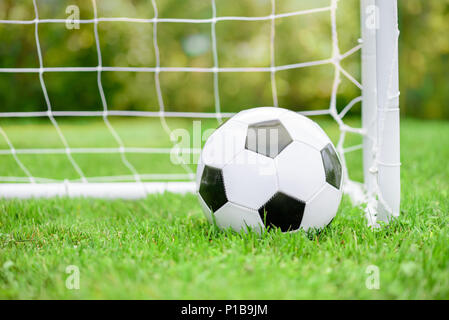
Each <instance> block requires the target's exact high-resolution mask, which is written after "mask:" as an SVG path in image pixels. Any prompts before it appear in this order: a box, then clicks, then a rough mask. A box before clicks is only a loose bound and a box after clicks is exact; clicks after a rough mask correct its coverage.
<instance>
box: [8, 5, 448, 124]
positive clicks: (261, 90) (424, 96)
mask: <svg viewBox="0 0 449 320" xmlns="http://www.w3.org/2000/svg"><path fill="white" fill-rule="evenodd" d="M156 3H157V7H158V15H159V17H160V18H194V19H196V18H210V17H211V16H212V7H211V1H210V0H182V1H180V0H157V1H156ZM329 3H330V1H329V0H313V1H312V0H307V1H306V0H283V1H277V2H276V12H277V13H285V12H290V11H295V10H303V9H310V8H319V7H325V6H328V5H329ZM37 5H38V12H39V18H40V19H55V18H59V19H65V18H67V16H68V14H67V13H66V8H67V6H69V5H77V6H79V8H80V18H81V19H92V18H93V17H94V11H93V6H92V1H91V0H37ZM339 7H340V8H339V11H338V17H337V19H338V21H337V22H338V32H339V46H340V49H341V52H342V53H344V52H346V51H347V50H349V49H351V48H352V47H354V46H356V45H357V39H358V38H359V37H360V32H359V29H360V21H359V10H360V8H359V1H358V0H340V1H339ZM97 8H98V16H99V17H129V18H152V17H153V16H154V10H153V7H152V4H151V1H150V0H140V1H137V0H134V1H129V0H120V1H118V0H97ZM216 8H217V16H266V15H269V14H270V13H271V1H270V0H245V1H242V0H216ZM399 13H400V29H401V38H400V85H401V112H402V115H405V116H412V117H419V118H428V119H431V118H433V119H435V118H439V119H443V118H444V119H449V108H448V106H447V101H449V76H448V71H449V37H448V34H449V0H430V1H424V0H399ZM34 18H35V15H34V8H33V3H32V1H31V0H20V1H18V0H0V19H4V20H33V19H34ZM270 24H271V22H270V21H269V20H268V21H257V22H252V21H251V22H248V21H243V22H242V21H223V22H218V23H217V24H216V35H217V49H218V62H219V66H220V67H268V66H270ZM98 30H99V39H100V47H101V56H102V61H103V66H117V67H127V66H131V67H154V66H155V52H154V47H153V25H152V24H149V23H129V22H100V23H99V26H98ZM157 31H158V32H157V34H158V37H157V42H158V45H159V49H160V64H161V66H163V67H213V65H214V61H213V60H214V59H213V51H212V40H211V25H210V24H208V23H204V24H190V23H176V24H175V23H159V24H158V30H157ZM34 32H35V26H34V24H21V25H18V24H0V42H1V45H0V68H37V67H39V62H38V56H37V47H36V41H35V34H34ZM39 39H40V46H41V48H42V56H43V64H44V66H45V67H95V66H97V65H98V55H97V50H96V46H95V34H94V25H93V24H90V23H89V24H81V25H80V28H79V29H72V30H69V29H67V28H66V25H65V23H44V24H40V25H39ZM331 45H332V43H331V29H330V17H329V12H322V13H315V14H311V15H302V16H295V17H288V18H283V19H279V20H277V22H276V41H275V52H276V55H275V63H276V65H286V64H292V63H298V62H305V61H314V60H321V59H327V58H329V57H330V56H331V50H332V46H331ZM359 61H360V54H359V53H357V54H354V55H352V56H351V57H350V58H348V59H346V60H344V61H343V63H342V65H343V67H344V68H345V69H346V70H348V71H349V72H350V73H351V74H352V75H354V77H355V78H357V79H360V65H359ZM332 79H333V66H332V65H323V66H317V67H311V68H302V69H295V70H288V71H281V72H277V73H276V83H277V93H278V95H279V104H280V106H283V107H287V108H291V109H297V110H311V109H326V108H328V105H329V95H330V92H331V85H332ZM44 80H45V83H46V86H47V90H48V94H49V97H50V101H51V104H52V107H53V110H102V105H101V100H100V95H99V90H98V86H97V74H96V72H54V73H53V72H52V73H45V74H44ZM160 81H161V88H162V94H163V98H164V101H165V105H166V110H167V111H202V112H214V110H215V109H214V87H213V74H211V73H185V72H184V73H181V72H176V73H167V72H163V73H161V75H160ZM102 83H103V87H104V90H105V94H106V99H107V102H108V107H109V109H115V110H148V111H157V110H159V106H158V102H157V97H156V91H155V83H154V74H153V73H137V72H103V73H102ZM219 91H220V103H221V109H222V111H224V112H234V111H238V110H241V109H245V108H248V107H257V106H263V105H272V104H273V102H272V94H271V83H270V74H269V73H262V72H254V73H220V74H219ZM359 95H360V90H359V89H358V88H357V87H356V86H354V85H353V84H352V83H351V82H350V81H348V80H347V79H346V78H343V81H342V84H341V86H340V90H339V94H338V107H339V109H342V108H343V107H344V106H345V105H346V104H347V103H348V102H349V101H351V100H352V99H353V98H355V97H357V96H359ZM0 103H1V104H0V111H1V112H4V111H37V110H46V104H45V101H44V97H43V94H42V89H41V86H40V83H39V79H38V74H37V73H0ZM358 108H360V106H357V107H356V108H354V109H353V110H352V112H354V113H357V112H359V110H358Z"/></svg>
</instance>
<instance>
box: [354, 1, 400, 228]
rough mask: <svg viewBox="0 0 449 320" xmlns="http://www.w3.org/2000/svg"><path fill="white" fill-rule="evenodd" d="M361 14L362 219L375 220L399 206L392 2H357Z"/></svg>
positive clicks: (395, 40) (392, 213)
mask: <svg viewBox="0 0 449 320" xmlns="http://www.w3.org/2000/svg"><path fill="white" fill-rule="evenodd" d="M361 18H362V22H361V27H362V41H363V47H362V83H363V90H362V97H363V98H362V126H363V128H364V129H365V131H366V134H365V135H364V138H363V167H364V168H363V170H364V185H365V190H366V194H367V201H366V202H367V203H368V205H367V209H366V211H367V219H368V221H369V222H370V223H372V224H375V223H376V222H377V221H384V222H388V221H389V220H390V219H391V217H397V216H398V215H399V210H400V209H399V208H400V143H399V132H400V127H399V77H398V74H399V70H398V61H399V60H398V39H399V28H398V11H397V1H396V0H362V1H361ZM373 119H375V121H373Z"/></svg>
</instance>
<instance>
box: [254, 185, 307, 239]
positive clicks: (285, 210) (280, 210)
mask: <svg viewBox="0 0 449 320" xmlns="http://www.w3.org/2000/svg"><path fill="white" fill-rule="evenodd" d="M305 206H306V204H305V203H304V202H302V201H300V200H297V199H295V198H292V197H290V196H288V195H286V194H284V193H282V192H278V193H276V194H275V195H274V197H272V198H271V199H270V200H269V201H268V202H267V203H266V204H265V205H263V206H262V208H260V209H259V215H260V218H261V219H262V221H263V223H264V224H265V227H267V228H268V227H275V228H280V229H281V231H282V232H285V231H294V230H297V229H299V227H300V226H301V221H302V216H303V215H304V208H305Z"/></svg>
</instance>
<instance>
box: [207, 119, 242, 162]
mask: <svg viewBox="0 0 449 320" xmlns="http://www.w3.org/2000/svg"><path fill="white" fill-rule="evenodd" d="M247 129H248V126H247V125H246V124H244V123H241V122H238V121H234V120H233V119H230V120H228V121H227V122H225V123H224V124H223V125H222V126H221V127H219V128H217V130H216V131H215V132H214V133H213V134H212V135H211V136H210V137H209V139H208V140H207V142H206V144H205V145H204V148H203V151H202V153H201V161H202V162H203V163H204V164H206V165H208V166H211V167H215V168H219V169H222V168H223V167H224V166H225V165H226V164H227V163H229V162H230V161H231V160H232V159H233V158H234V157H235V156H236V155H237V154H238V153H240V152H241V151H242V150H243V149H244V148H245V141H246V131H247Z"/></svg>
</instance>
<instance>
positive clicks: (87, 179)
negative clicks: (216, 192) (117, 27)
mask: <svg viewBox="0 0 449 320" xmlns="http://www.w3.org/2000/svg"><path fill="white" fill-rule="evenodd" d="M217 2H218V1H217ZM338 2H339V1H338V0H330V1H327V3H328V5H326V6H322V7H318V8H307V9H301V10H296V11H294V10H293V11H289V12H278V10H277V9H276V1H275V0H271V2H270V3H269V4H270V6H271V13H270V14H269V15H263V16H218V15H217V3H216V1H215V0H211V2H210V8H211V11H210V17H209V18H202V19H199V18H198V19H196V18H195V19H194V18H188V19H184V18H166V17H160V16H159V14H158V9H159V7H158V3H157V2H156V1H155V0H152V1H151V6H152V9H153V17H152V18H145V19H143V18H128V17H101V16H99V15H98V10H97V2H96V1H95V0H92V3H91V4H92V9H93V18H91V19H82V18H80V19H79V20H74V21H73V22H76V23H80V24H81V25H84V24H88V25H93V28H94V39H93V41H94V46H95V49H96V60H97V61H96V62H97V63H96V66H88V67H55V66H46V65H45V64H44V59H43V53H42V44H41V42H42V39H41V37H40V30H41V28H42V26H43V25H58V24H66V23H67V20H66V19H56V18H54V19H47V18H45V19H43V18H40V15H39V12H40V9H41V8H40V7H39V3H38V2H36V0H33V7H34V18H33V19H28V20H26V19H24V20H14V19H4V20H0V25H1V26H4V25H31V26H34V38H35V43H36V48H37V56H38V61H39V66H38V67H31V68H30V67H16V66H12V67H8V66H5V65H3V67H2V68H0V75H1V74H35V75H38V78H39V83H40V88H41V91H42V94H43V96H44V100H45V104H46V109H45V110H40V111H35V110H33V111H21V108H20V105H18V106H17V107H16V109H17V110H13V111H11V110H9V111H2V110H1V109H0V119H17V118H42V119H43V118H45V119H48V120H49V121H50V123H51V125H52V126H53V127H54V129H55V131H56V135H57V138H58V139H59V141H60V143H61V147H59V148H55V147H51V148H43V147H41V146H39V145H35V144H34V145H33V146H32V147H29V148H24V147H16V146H15V144H14V142H13V140H12V139H10V137H9V134H7V130H4V129H3V128H2V126H1V123H0V136H2V137H3V139H4V141H5V143H4V145H5V146H6V147H5V148H2V149H1V150H0V157H2V156H8V155H9V156H12V157H13V159H14V161H15V163H16V165H17V167H18V168H19V169H20V172H21V173H22V174H23V175H3V176H0V181H1V182H10V183H11V182H14V183H23V182H28V183H31V184H38V183H60V182H64V183H65V185H66V188H67V185H69V184H70V183H83V185H85V184H88V183H96V182H135V183H137V185H140V186H141V189H142V190H143V191H142V192H143V193H147V192H151V191H152V190H151V188H149V186H148V184H146V183H144V182H148V181H164V182H166V181H193V180H194V178H195V177H194V172H193V170H192V169H193V168H194V167H192V166H190V164H189V163H182V161H180V162H181V164H180V165H179V166H180V167H183V169H184V172H179V171H177V172H166V173H164V172H151V169H152V165H150V166H148V167H147V168H146V169H145V170H148V171H145V172H142V170H144V169H141V166H140V167H138V166H136V165H135V164H134V163H133V161H130V157H131V156H132V155H133V154H149V155H173V147H170V146H165V147H164V146H161V147H146V146H135V145H134V146H129V145H127V143H125V142H124V140H123V139H122V136H121V134H120V130H117V128H116V126H115V125H114V123H113V122H114V121H112V120H111V118H114V117H133V118H141V119H149V118H155V119H159V120H160V126H161V128H162V130H163V131H164V132H165V134H167V136H170V134H172V132H173V129H174V128H173V127H171V126H170V123H169V119H171V118H184V119H216V120H217V122H216V124H217V123H221V121H222V119H225V118H229V117H231V116H232V115H233V114H234V113H235V112H223V110H222V96H221V95H220V90H221V86H220V80H221V78H220V75H224V74H229V73H232V74H242V75H244V74H251V73H257V74H268V75H269V82H270V83H269V86H270V91H271V105H272V106H275V107H279V106H280V107H288V108H290V109H294V110H298V109H299V106H285V105H283V104H281V103H280V99H279V94H278V92H279V83H278V82H279V79H278V77H277V74H278V73H280V72H283V71H288V70H300V69H308V68H313V67H318V66H332V67H333V80H332V85H331V92H330V93H329V96H330V99H329V101H330V103H329V105H328V106H326V107H325V108H323V109H313V110H303V111H299V112H300V113H302V114H304V115H306V116H322V115H326V116H330V117H331V118H332V119H333V120H334V121H335V122H336V123H337V125H338V129H339V139H338V143H337V145H336V147H337V150H338V152H339V153H340V155H341V159H342V161H343V167H344V180H345V181H346V183H347V185H348V184H350V183H351V180H350V179H349V174H348V166H347V164H346V156H347V154H348V153H350V152H354V151H357V150H361V148H362V144H361V143H360V144H357V145H353V146H346V144H345V138H346V136H347V134H356V135H360V136H363V135H366V131H365V130H364V129H363V128H360V127H354V126H351V125H349V124H348V123H346V122H345V121H344V117H345V116H346V115H347V114H348V112H349V111H350V110H351V109H352V108H353V107H354V106H355V105H357V104H358V103H359V102H361V100H362V97H361V96H356V97H355V98H353V99H352V100H351V101H350V102H349V103H347V104H345V105H344V106H338V101H337V100H338V98H337V96H338V92H339V88H340V85H341V82H342V80H343V79H345V81H349V83H351V84H352V85H353V86H354V88H357V90H358V89H362V85H361V83H360V82H359V81H358V80H357V79H356V77H355V76H352V75H351V74H350V73H349V72H348V71H347V70H346V69H345V68H344V67H343V66H342V62H343V61H345V60H346V59H348V58H349V57H354V56H355V54H358V52H359V51H360V50H361V47H362V45H361V44H360V43H357V42H356V43H354V45H353V47H352V48H351V49H349V50H347V51H345V52H341V51H340V46H339V32H338V26H337V12H338V10H339V8H338ZM310 3H312V4H313V3H314V2H313V1H310V2H309V4H310ZM316 3H323V1H318V2H316ZM47 5H49V4H47ZM317 14H320V15H324V14H327V15H328V19H329V21H330V23H329V26H330V29H331V30H330V34H331V55H330V56H329V57H327V58H324V59H317V60H309V61H301V62H296V63H290V64H281V65H279V64H277V63H276V55H277V52H276V48H277V45H276V44H277V34H276V30H277V28H276V23H278V22H279V21H282V20H283V19H287V18H292V17H302V16H310V17H312V18H313V16H314V15H317ZM225 22H228V23H231V22H266V23H269V24H270V28H269V30H270V31H269V32H270V34H269V46H268V47H267V48H264V49H263V50H265V52H269V61H270V63H269V65H268V66H263V67H257V66H249V67H245V66H236V67H230V66H222V65H221V64H220V61H219V57H220V54H219V53H220V50H226V48H223V49H222V48H220V47H219V44H218V42H219V41H218V40H217V39H219V36H217V30H216V28H217V25H219V24H221V23H225ZM103 23H108V24H112V23H113V24H130V23H134V24H144V25H151V26H152V49H153V50H154V66H151V67H143V66H121V67H119V66H111V65H105V63H104V59H103V55H102V49H101V48H102V45H101V41H102V39H101V37H100V33H99V25H100V24H103ZM161 24H163V25H164V26H166V25H176V24H178V25H179V24H182V25H183V26H185V25H201V26H208V27H209V28H210V39H211V44H210V47H211V48H210V51H211V57H212V62H213V65H212V66H210V67H205V66H186V67H185V66H179V67H173V66H165V65H163V64H162V62H161V61H162V57H163V55H164V54H167V52H164V51H163V50H162V49H161V48H160V45H159V40H160V37H161V35H160V34H159V32H158V29H159V26H160V25H161ZM355 33H356V34H359V33H360V32H359V30H355ZM197 40H198V39H197ZM200 40H201V39H200ZM283 41H285V39H283ZM199 45H200V44H198V43H196V46H199ZM311 45H315V44H313V43H311ZM242 50H244V48H243V49H242ZM61 73H73V74H96V85H97V87H98V93H99V96H100V101H101V106H102V109H100V110H86V109H84V110H83V106H82V105H80V106H79V108H78V109H77V110H55V109H54V107H53V106H54V105H53V103H52V102H53V101H52V97H51V95H49V93H48V90H47V81H46V79H45V77H44V75H49V74H61ZM106 73H136V74H148V75H151V76H152V77H154V79H153V81H154V86H155V92H156V99H155V101H157V110H126V109H125V110H117V109H116V108H110V106H109V105H108V99H107V95H106V94H105V89H104V83H103V82H104V77H103V75H104V74H106ZM170 73H172V74H179V73H183V74H193V73H203V74H210V75H211V76H212V77H211V79H212V81H213V103H214V107H213V111H212V112H204V111H203V110H198V109H197V108H195V106H192V108H191V110H177V109H174V110H173V109H172V110H167V107H166V105H167V104H166V101H165V100H166V96H164V89H165V88H164V83H166V82H163V81H161V75H162V74H170ZM282 85H284V84H282ZM317 86H319V84H317ZM315 89H316V90H319V88H315ZM359 92H360V91H359ZM198 94H199V93H198ZM17 101H20V99H17ZM241 107H242V108H245V107H249V106H241ZM251 107H257V105H252V106H251ZM61 118H63V119H66V118H74V119H79V118H101V119H102V121H103V123H104V125H105V126H106V128H107V130H108V131H109V133H110V135H111V136H112V138H113V140H114V142H115V144H116V146H115V147H106V146H87V147H85V146H78V145H77V146H73V145H72V144H71V143H69V140H68V139H67V138H66V136H65V134H64V130H62V129H61V125H60V121H61V120H60V119H61ZM373 121H375V120H373ZM64 123H65V122H64ZM25 125H26V124H25ZM36 134H39V133H38V132H36ZM79 135H80V136H82V135H83V132H79ZM85 139H86V141H87V139H89V137H88V136H87V135H86V138H85ZM360 141H361V139H360ZM199 147H200V146H199ZM199 147H198V146H197V147H196V148H195V147H192V148H189V149H188V150H178V151H179V152H181V153H191V154H198V153H199V149H200V148H199ZM89 154H102V155H106V156H107V155H118V156H119V157H120V161H121V162H122V164H123V166H124V167H125V168H126V170H127V173H126V172H120V173H117V174H105V175H102V174H101V172H102V170H98V171H97V172H98V173H97V174H95V171H94V173H93V174H92V170H89V173H86V169H85V167H86V165H85V164H83V165H80V163H79V160H77V155H89ZM27 155H38V156H47V155H50V156H51V155H57V156H64V157H66V158H67V160H68V161H69V164H70V166H72V167H73V170H74V171H75V172H76V176H75V177H73V176H72V177H64V178H62V179H61V178H52V177H47V176H45V175H44V174H40V173H39V172H37V173H36V170H30V169H29V168H28V165H27V164H26V163H25V162H24V161H22V157H24V156H27ZM90 165H91V166H98V167H101V166H102V164H101V163H96V164H94V163H93V162H91V163H90ZM164 186H166V185H164ZM84 188H86V190H87V188H88V187H86V186H85V187H84ZM139 188H140V187H139ZM160 188H162V187H161V186H160V185H159V186H158V190H159V189H160ZM188 188H189V187H188ZM188 188H187V189H188ZM181 189H182V188H181ZM139 192H140V191H139Z"/></svg>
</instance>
